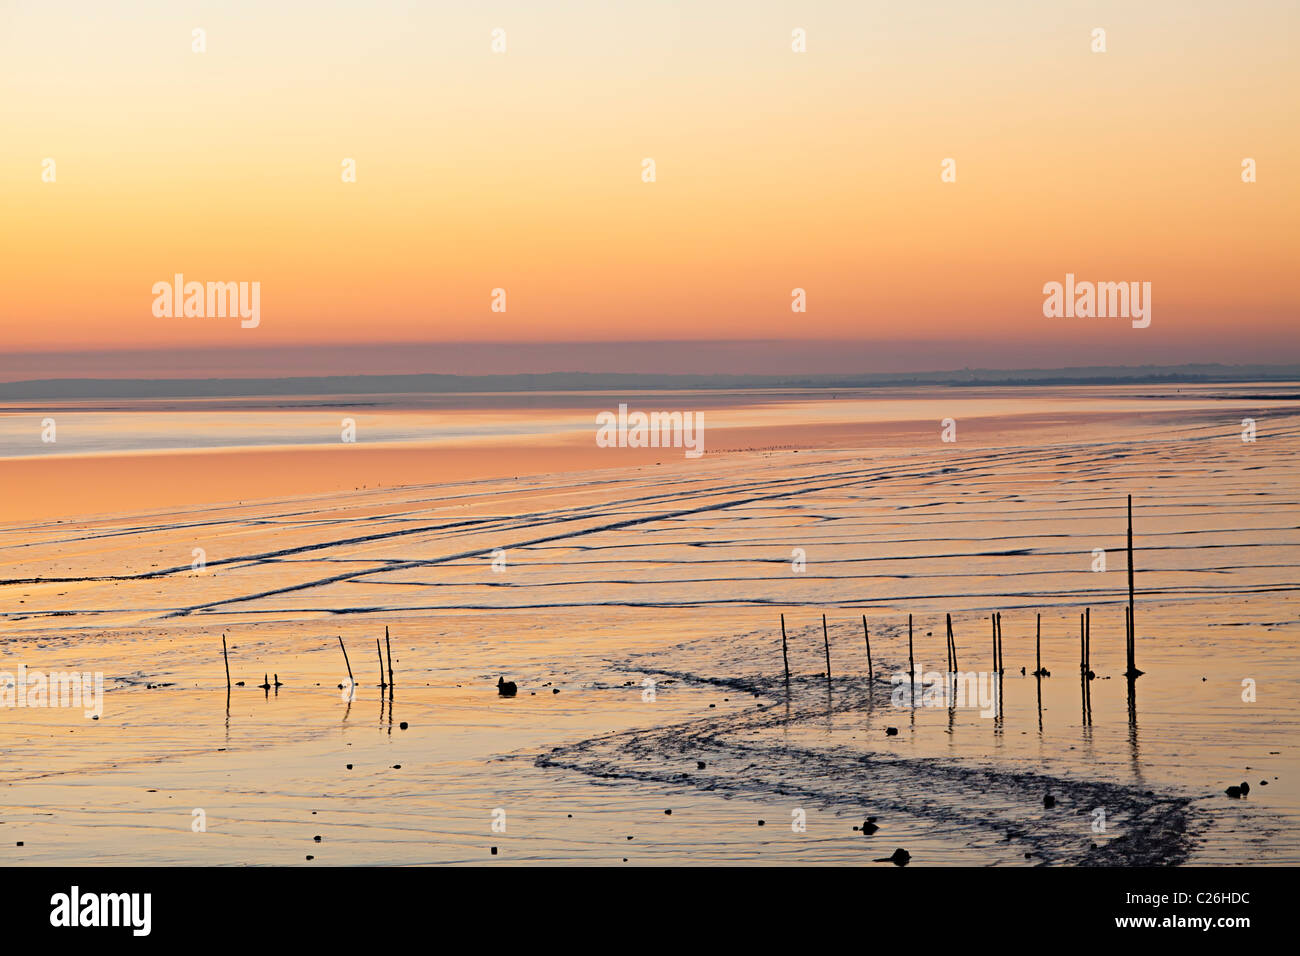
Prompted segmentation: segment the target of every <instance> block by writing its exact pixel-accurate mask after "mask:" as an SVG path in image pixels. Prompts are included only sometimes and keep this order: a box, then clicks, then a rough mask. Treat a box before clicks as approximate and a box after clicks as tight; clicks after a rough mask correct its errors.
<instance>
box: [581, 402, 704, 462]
mask: <svg viewBox="0 0 1300 956" xmlns="http://www.w3.org/2000/svg"><path fill="white" fill-rule="evenodd" d="M596 424H597V425H598V426H600V427H599V428H597V429H596V444H597V445H599V446H600V447H601V448H684V449H685V450H686V457H687V458H699V457H700V456H701V455H703V454H704V413H703V412H649V413H646V412H631V413H629V412H628V410H627V404H626V403H622V404H620V405H619V406H618V413H617V414H615V413H614V412H600V413H599V414H598V415H596Z"/></svg>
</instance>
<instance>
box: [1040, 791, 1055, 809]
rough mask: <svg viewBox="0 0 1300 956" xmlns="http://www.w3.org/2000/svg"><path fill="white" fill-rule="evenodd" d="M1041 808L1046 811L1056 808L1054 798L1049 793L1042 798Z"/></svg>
mask: <svg viewBox="0 0 1300 956" xmlns="http://www.w3.org/2000/svg"><path fill="white" fill-rule="evenodd" d="M1043 806H1044V808H1046V809H1048V810H1050V809H1052V807H1054V806H1056V797H1054V796H1052V795H1051V794H1050V793H1049V794H1048V795H1047V796H1045V797H1043Z"/></svg>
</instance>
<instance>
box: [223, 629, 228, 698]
mask: <svg viewBox="0 0 1300 956" xmlns="http://www.w3.org/2000/svg"><path fill="white" fill-rule="evenodd" d="M221 657H222V659H223V660H225V662H226V693H227V694H229V693H230V654H229V653H228V652H227V651H226V635H224V634H222V635H221Z"/></svg>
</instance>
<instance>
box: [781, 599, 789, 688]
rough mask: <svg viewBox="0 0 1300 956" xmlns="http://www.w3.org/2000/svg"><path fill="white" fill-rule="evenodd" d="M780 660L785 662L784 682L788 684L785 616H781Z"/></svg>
mask: <svg viewBox="0 0 1300 956" xmlns="http://www.w3.org/2000/svg"><path fill="white" fill-rule="evenodd" d="M781 660H783V661H785V682H786V683H787V684H788V683H790V652H789V650H788V649H787V648H786V640H785V615H784V614H782V615H781Z"/></svg>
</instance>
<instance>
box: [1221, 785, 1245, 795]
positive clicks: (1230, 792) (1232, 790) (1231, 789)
mask: <svg viewBox="0 0 1300 956" xmlns="http://www.w3.org/2000/svg"><path fill="white" fill-rule="evenodd" d="M1223 792H1224V793H1226V794H1227V795H1228V796H1230V797H1240V796H1241V787H1229V788H1228V789H1227V790H1225V791H1223Z"/></svg>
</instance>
